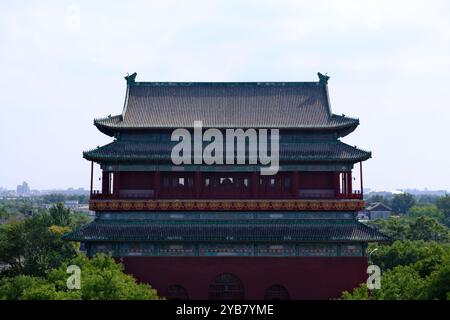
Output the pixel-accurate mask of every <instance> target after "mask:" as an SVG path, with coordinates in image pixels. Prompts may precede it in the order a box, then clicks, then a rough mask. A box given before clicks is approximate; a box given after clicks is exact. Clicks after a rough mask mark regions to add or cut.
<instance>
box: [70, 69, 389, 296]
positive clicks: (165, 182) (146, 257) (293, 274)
mask: <svg viewBox="0 0 450 320" xmlns="http://www.w3.org/2000/svg"><path fill="white" fill-rule="evenodd" d="M135 77H136V74H133V75H131V76H127V77H126V80H127V90H126V97H125V104H124V108H123V112H122V113H121V114H120V115H116V116H112V117H111V116H110V117H107V118H104V119H98V120H95V121H94V125H95V126H96V127H97V128H98V129H99V130H100V131H101V132H102V133H104V134H106V135H108V136H110V137H113V138H114V141H113V142H111V143H109V144H107V145H105V146H102V147H98V148H96V149H93V150H91V151H87V152H84V154H83V156H84V158H85V159H87V160H89V161H91V162H92V165H93V164H94V163H98V164H99V165H100V167H101V170H102V177H101V181H102V182H101V190H99V191H95V190H92V189H93V188H92V180H93V174H92V172H93V171H92V170H91V200H90V209H91V210H94V211H95V212H96V218H95V221H93V222H92V223H90V224H88V225H86V226H84V227H82V228H80V229H79V230H76V231H74V232H73V233H71V234H69V235H67V236H66V238H67V239H69V240H73V241H81V242H83V243H84V244H85V247H86V249H87V252H88V254H89V255H94V254H95V253H98V252H108V253H111V254H112V255H113V256H114V257H116V258H117V259H118V260H121V261H122V262H123V263H124V265H125V269H126V272H128V273H130V274H132V275H134V276H135V278H137V279H138V280H139V281H142V282H148V283H150V284H151V285H152V286H153V287H154V288H156V289H157V290H158V292H159V294H161V295H163V296H166V297H169V298H182V299H183V298H184V299H328V298H339V297H340V296H341V293H342V292H343V291H344V290H351V289H353V288H354V287H356V286H358V285H359V284H360V283H362V282H365V281H366V279H367V274H366V268H367V257H366V248H367V243H368V242H370V241H384V240H386V238H385V237H384V236H383V235H382V234H380V233H378V232H377V231H376V230H374V229H372V228H370V227H368V226H366V225H364V224H361V223H359V222H358V221H357V219H356V214H357V212H358V211H359V210H361V209H363V208H364V202H363V200H362V199H363V198H362V196H363V195H362V190H363V186H362V179H363V177H362V161H365V160H367V159H369V158H370V157H371V153H370V152H367V151H364V150H361V149H358V148H356V147H353V146H350V145H347V144H345V143H343V142H342V141H341V140H340V139H341V138H342V137H345V136H347V135H348V134H350V133H351V132H353V131H354V130H355V129H356V128H357V126H358V125H359V121H358V120H357V119H354V118H350V117H347V116H344V115H336V114H333V113H332V112H331V109H330V102H329V97H328V89H327V81H328V77H327V76H324V75H322V74H319V81H318V82H270V83H267V82H258V83H256V82H248V83H234V82H233V83H160V82H136V81H135ZM194 121H202V123H203V130H206V129H208V128H217V129H219V130H225V129H227V128H243V129H248V128H267V129H274V128H277V129H279V132H280V140H279V161H280V169H279V172H278V173H277V174H275V175H261V173H260V165H254V164H252V165H250V164H249V163H244V164H235V165H219V164H216V165H206V164H204V163H202V164H189V165H174V164H173V162H172V161H171V156H170V155H171V150H172V147H173V146H174V145H175V144H176V143H177V142H173V141H171V133H172V132H173V130H175V129H177V128H186V129H189V130H192V129H193V124H194ZM355 165H357V166H356V169H357V170H354V171H355V172H356V173H355V174H353V171H352V170H353V169H354V167H355ZM352 174H353V175H354V176H358V181H359V182H360V186H358V188H357V189H358V190H357V191H354V188H353V187H354V184H355V183H352V182H353V181H354V179H353V178H352Z"/></svg>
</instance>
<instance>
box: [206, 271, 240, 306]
mask: <svg viewBox="0 0 450 320" xmlns="http://www.w3.org/2000/svg"><path fill="white" fill-rule="evenodd" d="M209 299H211V300H243V299H244V285H243V283H242V281H241V280H240V279H239V278H238V277H236V276H235V275H232V274H230V273H223V274H221V275H219V276H217V277H216V278H215V279H214V280H213V281H212V282H211V284H210V285H209Z"/></svg>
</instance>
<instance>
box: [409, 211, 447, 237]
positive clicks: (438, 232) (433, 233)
mask: <svg viewBox="0 0 450 320" xmlns="http://www.w3.org/2000/svg"><path fill="white" fill-rule="evenodd" d="M408 239H411V240H419V239H422V240H432V241H441V242H448V241H450V231H449V229H448V228H447V227H445V226H443V225H441V224H440V223H438V222H437V221H436V220H434V219H433V218H429V217H424V216H422V217H419V218H417V219H415V220H413V221H411V222H410V223H409V233H408Z"/></svg>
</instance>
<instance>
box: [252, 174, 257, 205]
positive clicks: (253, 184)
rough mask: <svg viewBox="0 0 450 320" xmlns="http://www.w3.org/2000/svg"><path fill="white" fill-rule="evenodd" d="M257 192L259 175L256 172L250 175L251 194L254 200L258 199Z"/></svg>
mask: <svg viewBox="0 0 450 320" xmlns="http://www.w3.org/2000/svg"><path fill="white" fill-rule="evenodd" d="M258 190H259V174H258V172H256V171H255V172H253V173H252V193H253V197H254V198H258Z"/></svg>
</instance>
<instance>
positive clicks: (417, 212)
mask: <svg viewBox="0 0 450 320" xmlns="http://www.w3.org/2000/svg"><path fill="white" fill-rule="evenodd" d="M407 214H408V216H409V217H411V218H418V217H422V216H424V217H429V218H433V219H435V220H436V221H439V222H440V223H443V222H444V220H445V215H444V213H443V212H442V211H441V210H439V209H438V208H437V207H436V206H435V205H425V206H417V205H416V206H412V207H411V208H409V210H408V212H407Z"/></svg>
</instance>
